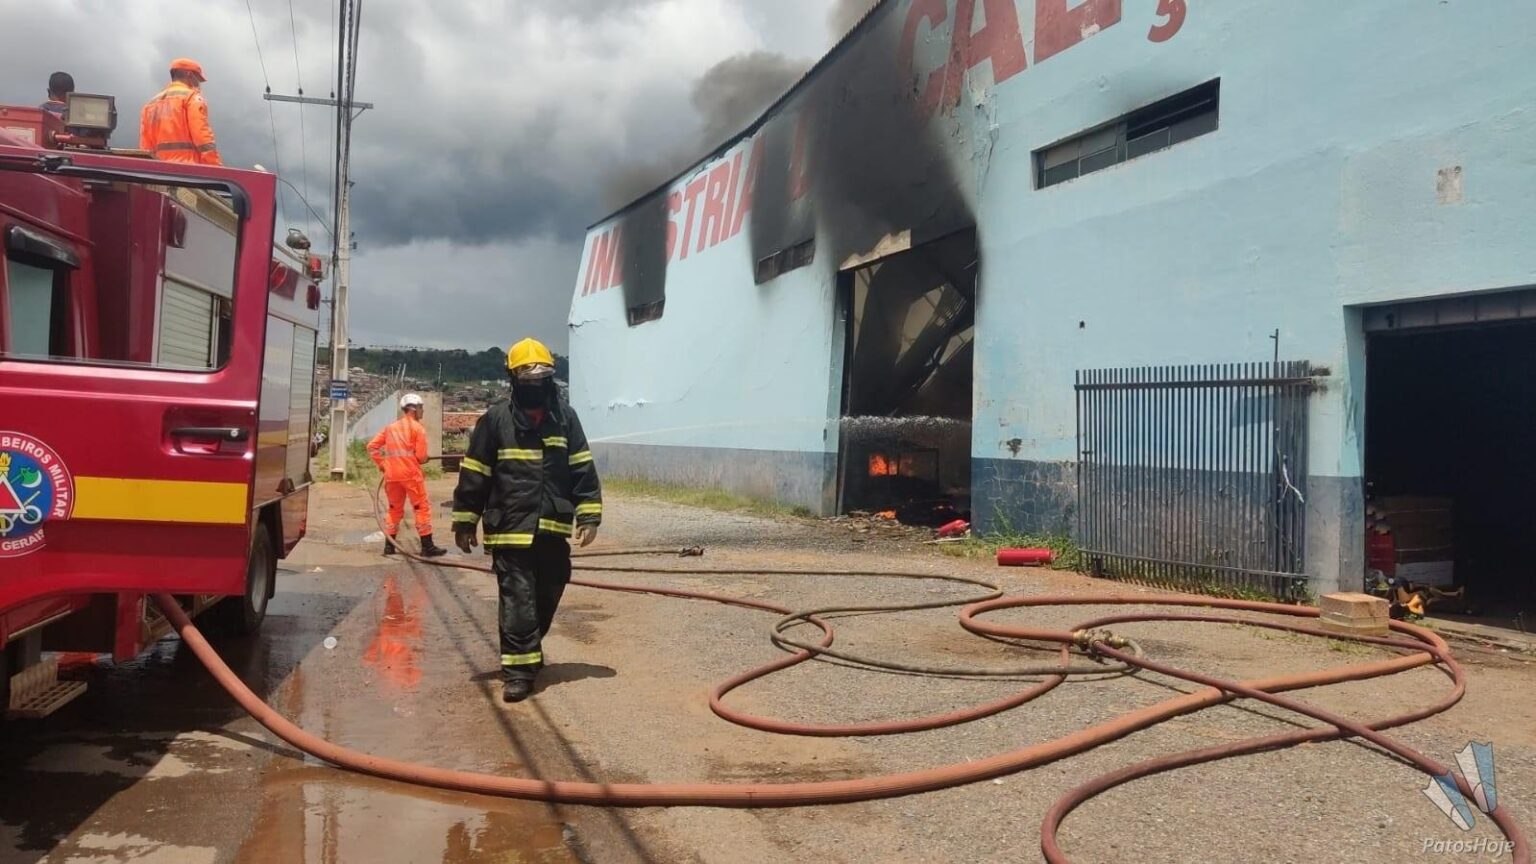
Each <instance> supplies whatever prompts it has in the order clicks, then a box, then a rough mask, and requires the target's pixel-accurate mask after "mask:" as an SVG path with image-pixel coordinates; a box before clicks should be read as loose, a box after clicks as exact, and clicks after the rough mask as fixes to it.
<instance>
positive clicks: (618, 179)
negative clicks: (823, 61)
mask: <svg viewBox="0 0 1536 864" xmlns="http://www.w3.org/2000/svg"><path fill="white" fill-rule="evenodd" d="M810 65H811V64H810V63H809V62H808V61H801V60H791V59H789V58H787V57H785V56H784V55H782V54H774V53H771V52H768V51H754V52H752V53H750V54H738V55H736V56H735V57H730V58H728V59H726V60H722V61H721V62H719V63H716V64H715V65H714V66H711V67H710V68H709V69H708V70H707V71H706V72H705V73H704V74H703V75H701V76H699V80H697V81H695V82H694V84H693V94H692V97H691V99H692V102H693V108H694V110H695V111H697V112H698V114H699V118H700V119H701V120H702V121H703V128H702V129H701V130H700V133H699V140H698V141H697V142H695V143H693V144H688V145H684V146H681V147H675V148H673V149H672V150H671V151H669V152H666V153H663V154H661V155H659V156H655V157H653V158H645V159H637V160H635V161H632V162H629V163H626V164H624V165H620V166H618V167H616V168H615V169H614V170H612V171H611V172H610V173H609V174H608V176H607V177H605V178H604V183H603V205H604V207H605V208H606V209H607V210H608V211H609V212H612V211H614V210H617V209H619V208H620V207H623V206H624V205H626V204H629V203H630V202H632V201H634V200H636V199H637V198H639V197H640V196H641V195H644V194H646V193H647V192H650V191H652V190H653V189H656V188H657V187H659V186H660V185H661V184H663V183H665V182H667V181H668V180H670V179H671V178H673V177H676V176H677V175H678V174H680V173H682V172H683V171H684V170H685V169H687V168H688V167H689V166H691V165H693V164H694V163H696V162H698V161H699V160H700V159H701V158H702V157H703V156H704V155H705V154H706V153H708V152H710V151H711V150H713V149H714V148H716V147H718V146H720V145H721V144H723V143H724V142H725V141H727V140H729V139H730V138H732V137H734V136H735V135H736V134H737V133H739V132H741V131H742V130H744V129H746V128H747V126H748V125H750V124H751V123H752V121H753V120H756V119H757V117H758V115H760V114H762V113H763V111H764V109H766V108H767V107H768V106H769V105H772V104H773V101H774V100H775V99H778V98H779V97H780V96H782V95H784V91H786V90H788V89H789V88H790V86H791V85H793V84H794V83H795V82H796V81H798V80H800V77H801V76H802V75H804V74H805V72H806V70H807V69H809V68H810Z"/></svg>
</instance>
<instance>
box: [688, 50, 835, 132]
mask: <svg viewBox="0 0 1536 864" xmlns="http://www.w3.org/2000/svg"><path fill="white" fill-rule="evenodd" d="M809 68H811V64H809V63H807V62H805V61H802V60H791V59H790V58H788V57H785V56H784V55H782V54H774V53H772V52H769V51H753V52H752V53H750V54H737V55H736V56H735V57H730V58H727V59H725V60H722V61H720V62H719V63H716V64H715V65H714V66H711V67H710V68H709V71H707V72H705V73H704V74H703V75H702V76H701V77H700V78H699V80H698V81H695V82H694V84H693V107H694V110H696V111H698V112H699V116H700V117H702V118H703V120H704V129H703V132H702V135H703V137H704V142H703V143H704V146H705V147H708V148H713V147H716V146H718V145H720V144H721V143H723V142H724V141H725V140H726V139H728V138H730V137H732V136H734V135H735V134H736V133H738V132H740V131H741V130H743V129H745V128H747V125H748V124H750V123H751V122H752V121H753V120H756V119H757V116H758V115H759V114H761V113H763V109H765V108H767V107H768V106H769V105H771V104H773V101H774V100H775V99H778V98H779V97H780V96H782V95H784V91H786V90H788V89H789V88H790V85H792V84H794V83H795V82H796V81H798V80H800V77H801V76H802V75H804V74H805V72H806V70H807V69H809Z"/></svg>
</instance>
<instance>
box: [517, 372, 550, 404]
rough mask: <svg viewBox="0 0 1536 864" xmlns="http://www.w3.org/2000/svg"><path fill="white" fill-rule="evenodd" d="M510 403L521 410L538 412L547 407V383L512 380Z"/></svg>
mask: <svg viewBox="0 0 1536 864" xmlns="http://www.w3.org/2000/svg"><path fill="white" fill-rule="evenodd" d="M512 401H514V402H516V403H517V407H519V408H522V409H523V410H525V411H526V410H528V409H530V408H532V409H534V410H539V409H541V408H547V407H549V382H548V381H533V382H527V383H525V382H522V381H518V380H517V379H516V378H513V379H512Z"/></svg>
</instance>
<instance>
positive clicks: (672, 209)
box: [667, 192, 683, 261]
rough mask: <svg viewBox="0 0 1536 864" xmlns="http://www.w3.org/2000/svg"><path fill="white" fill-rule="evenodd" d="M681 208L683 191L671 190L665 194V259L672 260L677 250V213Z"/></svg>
mask: <svg viewBox="0 0 1536 864" xmlns="http://www.w3.org/2000/svg"><path fill="white" fill-rule="evenodd" d="M682 209H683V193H681V192H673V193H672V194H671V195H668V196H667V260H668V261H671V260H672V255H673V253H675V252H677V214H678V212H679V211H680V210H682Z"/></svg>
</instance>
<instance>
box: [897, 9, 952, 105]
mask: <svg viewBox="0 0 1536 864" xmlns="http://www.w3.org/2000/svg"><path fill="white" fill-rule="evenodd" d="M948 17H949V7H948V6H947V5H945V2H944V0H912V8H911V9H910V10H908V12H907V23H906V25H905V26H904V27H903V29H902V31H901V46H900V47H899V48H898V49H897V51H898V55H897V58H896V62H897V64H898V66H899V68H900V69H901V83H902V86H903V87H907V86H911V87H913V88H914V91H913V92H915V93H917V94H918V102H919V104H921V105H923V106H925V107H928V108H932V107H935V106H937V105H938V104H939V93H940V89H941V88H942V86H943V83H942V82H943V77H944V70H945V68H946V67H945V66H942V65H941V66H939V67H938V68H937V69H935V70H933V71H932V72H929V73H928V76H927V78H926V79H924V80H923V81H919V80H918V79H917V78H916V77H914V73H913V67H914V64H915V63H916V62H917V27H918V25H919V24H922V23H923V22H924V21H926V22H928V26H929V27H930V28H932V27H937V26H939V25H940V24H943V23H944V21H945V19H947V18H948Z"/></svg>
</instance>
